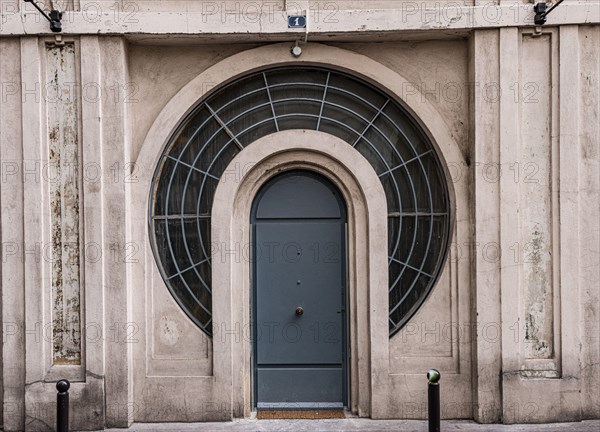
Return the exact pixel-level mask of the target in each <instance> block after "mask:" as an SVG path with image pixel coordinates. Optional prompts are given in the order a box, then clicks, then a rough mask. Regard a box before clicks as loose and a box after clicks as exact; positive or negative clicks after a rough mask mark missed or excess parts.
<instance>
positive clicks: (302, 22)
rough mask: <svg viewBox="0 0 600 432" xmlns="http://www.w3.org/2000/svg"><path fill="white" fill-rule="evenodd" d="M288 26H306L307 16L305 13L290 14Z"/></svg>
mask: <svg viewBox="0 0 600 432" xmlns="http://www.w3.org/2000/svg"><path fill="white" fill-rule="evenodd" d="M288 28H306V17H305V16H303V15H290V16H288Z"/></svg>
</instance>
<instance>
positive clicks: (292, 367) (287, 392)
mask: <svg viewBox="0 0 600 432" xmlns="http://www.w3.org/2000/svg"><path fill="white" fill-rule="evenodd" d="M251 224H252V237H253V239H254V241H253V242H252V243H253V260H252V264H253V272H252V273H253V278H252V279H253V295H252V303H253V305H252V306H253V307H252V317H253V320H252V321H253V326H252V327H253V330H254V334H253V336H254V337H253V341H254V343H253V379H254V386H253V393H254V398H253V400H254V403H253V405H254V407H255V408H257V409H259V410H260V409H282V408H283V409H291V408H301V409H305V408H319V409H327V408H343V407H344V406H347V394H348V391H347V351H348V347H347V334H348V333H347V324H346V323H347V318H346V313H345V310H346V303H347V283H346V260H347V257H346V239H345V237H346V206H345V204H344V201H343V199H342V196H341V193H340V191H339V190H338V189H337V188H336V187H335V186H334V185H333V184H332V183H331V182H330V181H329V180H327V179H325V178H324V177H323V176H321V175H319V174H317V173H314V172H311V171H306V170H292V171H287V172H284V173H283V174H279V175H276V176H275V177H273V178H272V179H270V180H269V181H268V182H267V183H266V184H265V185H264V186H263V187H262V188H261V190H260V191H259V192H258V194H257V196H256V198H255V200H254V203H253V206H252V213H251Z"/></svg>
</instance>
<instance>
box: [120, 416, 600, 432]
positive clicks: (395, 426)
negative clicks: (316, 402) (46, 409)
mask: <svg viewBox="0 0 600 432" xmlns="http://www.w3.org/2000/svg"><path fill="white" fill-rule="evenodd" d="M108 430H109V431H111V432H125V431H127V432H138V431H139V432H162V431H174V432H179V431H181V432H191V431H194V432H225V431H226V432H288V431H289V432H304V431H305V432H346V431H348V432H355V431H356V432H359V431H360V432H391V431H395V432H404V431H406V432H427V430H428V429H427V421H421V420H370V419H363V418H346V419H341V420H339V419H332V420H325V419H323V420H251V419H240V420H237V421H233V422H223V423H136V424H134V425H132V426H131V428H130V429H108ZM452 431H462V432H465V431H469V432H470V431H474V432H479V431H486V432H567V431H568V432H600V420H588V421H583V422H577V423H551V424H517V425H499V424H493V425H489V424H488V425H483V424H478V423H475V422H472V421H468V420H448V421H442V432H452Z"/></svg>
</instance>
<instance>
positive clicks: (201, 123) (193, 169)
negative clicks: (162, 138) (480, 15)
mask: <svg viewBox="0 0 600 432" xmlns="http://www.w3.org/2000/svg"><path fill="white" fill-rule="evenodd" d="M288 129H311V130H317V131H321V132H325V133H329V134H332V135H335V136H337V137H339V138H341V139H342V140H344V141H346V142H347V143H348V145H350V146H352V147H354V148H355V149H356V150H358V151H359V152H360V153H361V154H362V155H363V156H364V157H365V158H366V159H367V160H368V161H369V162H370V163H371V165H372V166H373V169H374V170H375V172H376V173H377V175H378V176H379V178H380V179H381V183H382V184H383V187H384V190H385V194H386V198H387V205H388V239H387V240H388V244H387V248H388V265H389V305H390V310H389V332H390V337H391V336H392V335H393V334H394V333H396V332H397V331H398V330H400V328H402V326H403V325H404V324H405V323H406V322H407V321H408V320H409V319H410V317H411V316H412V315H413V314H414V313H415V312H416V311H417V309H418V308H419V306H421V304H422V303H423V302H424V300H425V298H426V297H427V295H428V294H429V292H430V291H431V289H432V287H433V285H434V284H435V281H436V279H437V277H438V274H439V273H440V271H441V268H442V265H443V262H444V257H445V254H446V249H447V246H448V237H449V231H450V227H449V224H450V205H449V198H448V189H447V184H446V179H445V176H444V173H443V169H442V166H441V163H440V160H439V158H438V156H437V154H436V151H435V149H434V147H433V146H432V144H431V142H430V141H429V140H428V138H427V136H426V135H425V133H424V132H423V131H422V130H421V129H420V127H419V126H418V125H417V123H416V122H415V121H414V120H413V119H412V118H411V116H410V115H409V113H407V112H406V110H405V109H403V108H402V106H401V105H400V104H399V103H397V102H396V101H395V100H394V99H393V98H392V97H391V96H389V95H387V94H386V93H385V92H383V91H382V90H380V89H378V88H376V87H375V86H373V85H372V84H369V83H368V82H366V81H365V80H362V79H360V78H358V77H356V76H351V75H349V74H346V73H342V72H339V71H334V70H329V69H325V68H320V67H310V68H307V67H283V68H282V67H279V68H273V69H268V70H264V71H260V72H255V73H252V74H250V75H247V76H244V77H242V78H240V79H237V80H235V81H234V82H232V83H230V84H227V85H224V86H222V87H220V88H217V89H215V91H213V92H212V93H211V94H210V95H209V96H207V97H206V98H204V99H203V100H202V101H201V102H200V103H199V104H198V105H197V106H196V107H195V108H194V109H193V110H192V112H191V113H190V114H189V115H188V116H187V117H186V118H185V119H183V121H182V122H181V123H180V125H179V127H178V128H177V130H176V131H175V133H174V134H173V136H172V137H171V139H170V140H169V142H168V143H167V145H166V147H165V149H164V152H163V154H162V156H161V158H160V161H159V163H158V166H157V168H156V171H155V173H154V178H153V182H152V190H151V199H150V209H149V212H150V215H149V216H150V218H149V223H150V237H151V243H152V249H153V252H154V256H155V258H156V261H157V264H158V267H159V269H160V272H161V275H162V277H163V279H164V281H165V283H166V285H167V287H168V288H169V290H170V292H171V294H172V295H173V297H174V298H175V300H176V301H177V302H178V303H179V305H180V306H181V307H182V308H183V310H184V311H185V313H186V314H187V315H188V316H189V317H190V319H191V320H192V321H193V322H194V323H196V325H198V326H199V327H200V328H201V329H202V330H203V331H204V332H206V333H207V334H208V335H211V333H212V332H211V322H212V321H211V319H212V301H211V300H212V292H211V290H212V286H211V261H210V253H211V248H210V244H211V243H210V224H211V207H212V201H213V196H214V193H215V189H216V187H217V184H218V182H219V180H220V178H221V175H222V174H223V172H224V170H225V169H226V167H227V165H228V164H229V162H231V160H232V159H233V158H234V157H235V155H237V154H238V153H239V152H240V151H242V150H243V149H244V147H246V146H249V145H252V142H253V141H255V140H257V139H258V138H261V137H263V136H265V135H268V134H272V133H275V132H277V131H282V130H288ZM382 247H386V245H382Z"/></svg>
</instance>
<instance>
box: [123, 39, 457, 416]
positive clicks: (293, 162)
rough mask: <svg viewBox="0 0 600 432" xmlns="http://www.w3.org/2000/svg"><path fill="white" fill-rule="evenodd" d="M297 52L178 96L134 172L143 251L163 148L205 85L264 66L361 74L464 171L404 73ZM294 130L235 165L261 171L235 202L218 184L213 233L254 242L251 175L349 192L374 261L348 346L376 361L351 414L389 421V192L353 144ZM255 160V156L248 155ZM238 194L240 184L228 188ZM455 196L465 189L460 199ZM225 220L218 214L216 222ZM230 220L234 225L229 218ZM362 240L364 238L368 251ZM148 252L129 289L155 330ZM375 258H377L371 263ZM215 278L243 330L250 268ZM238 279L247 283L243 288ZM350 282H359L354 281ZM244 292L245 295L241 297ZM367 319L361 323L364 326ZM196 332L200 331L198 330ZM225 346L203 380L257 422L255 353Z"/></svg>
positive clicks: (229, 315)
mask: <svg viewBox="0 0 600 432" xmlns="http://www.w3.org/2000/svg"><path fill="white" fill-rule="evenodd" d="M289 49H290V44H289V43H282V44H273V45H267V46H263V47H259V48H255V49H251V50H248V51H244V52H241V53H238V54H235V55H233V56H231V57H229V58H227V59H225V60H223V61H221V62H219V63H217V64H215V65H213V66H211V67H210V68H208V69H207V70H205V71H204V72H202V73H201V74H199V75H198V76H197V77H196V78H194V79H193V80H192V81H190V82H189V83H188V84H187V85H186V86H184V87H183V88H182V89H181V90H180V91H179V92H178V93H177V94H175V96H173V98H172V99H171V100H170V101H169V102H168V103H167V105H166V106H165V107H164V108H163V109H162V111H161V112H160V114H159V115H158V117H157V118H156V120H155V121H154V123H153V124H152V126H151V128H150V130H149V131H148V134H147V135H146V137H145V140H144V143H143V145H142V148H141V150H140V152H139V154H138V156H137V159H136V165H137V168H138V172H139V173H140V176H139V181H138V182H137V183H134V184H131V185H130V189H129V202H130V210H131V212H130V214H131V217H130V218H129V219H128V221H129V223H130V225H129V232H130V234H131V238H132V240H133V241H136V242H138V244H140V245H147V244H148V243H149V240H148V232H147V227H148V223H147V209H148V198H149V190H150V187H151V181H152V173H153V172H154V168H155V167H156V164H157V163H158V160H159V158H160V155H161V153H162V150H163V148H164V145H165V143H166V142H167V141H168V139H169V138H170V136H171V135H172V134H173V133H174V131H175V129H176V127H177V125H178V124H179V122H180V121H181V119H182V118H184V117H185V116H186V115H187V114H188V113H189V112H190V111H191V110H193V108H194V107H195V106H196V105H197V103H198V102H199V101H200V100H201V99H202V98H203V97H204V93H205V90H206V88H207V85H206V84H207V83H210V84H211V86H215V87H217V86H219V85H221V84H223V83H226V82H228V81H231V80H233V79H235V78H236V77H237V76H240V75H244V74H246V73H249V72H252V71H253V70H256V69H260V68H263V67H272V66H278V65H279V66H283V65H292V64H305V65H323V66H327V67H330V68H335V69H339V70H345V71H348V72H350V73H353V74H358V75H361V76H362V77H363V78H365V79H367V80H369V81H371V82H373V83H376V84H377V85H378V86H379V87H381V88H383V89H385V90H386V92H387V93H388V94H390V95H395V96H396V98H397V100H398V101H399V102H401V103H402V104H403V105H404V106H405V108H406V109H407V110H408V111H409V112H410V113H411V114H412V115H413V117H414V119H415V120H416V121H417V122H420V126H421V127H422V128H423V130H424V131H425V133H427V134H428V135H429V138H430V140H431V142H432V143H433V145H434V146H435V147H436V149H437V150H438V155H439V157H440V159H441V161H442V166H443V167H444V169H446V170H447V168H446V167H447V166H452V164H455V166H462V165H461V164H462V163H463V157H462V154H461V153H460V150H459V147H458V146H457V144H456V142H455V141H454V139H453V137H452V135H451V133H450V131H449V130H448V128H447V126H446V123H445V121H444V120H443V118H442V117H441V115H440V114H439V113H438V111H437V110H436V109H435V108H434V107H433V105H432V104H431V103H430V102H429V101H428V100H427V99H426V98H425V97H424V95H422V94H421V93H418V92H416V93H415V92H411V93H410V94H406V95H403V91H402V89H403V88H407V87H406V85H407V84H408V81H407V80H406V79H405V78H403V77H402V76H401V75H399V74H398V73H397V72H395V71H393V70H391V69H389V68H387V67H386V66H384V65H382V64H380V63H378V62H376V61H374V60H372V59H370V58H368V57H366V56H363V55H361V54H357V53H354V52H351V51H347V50H344V49H340V48H336V47H331V46H327V45H322V44H311V43H309V44H307V45H306V47H305V48H304V50H303V54H302V56H301V57H300V58H298V59H295V58H293V57H291V55H290V53H289ZM400 96H404V97H403V98H402V97H400ZM290 132H292V131H286V132H279V133H277V134H273V135H269V136H266V137H263V138H261V139H260V140H257V141H256V142H255V143H253V145H252V146H248V147H247V148H246V149H245V150H244V151H242V152H241V153H240V154H238V155H237V156H236V158H235V159H234V160H233V161H232V162H231V163H232V164H234V163H238V164H239V163H241V162H243V161H242V159H241V158H250V159H253V160H250V161H245V162H248V163H251V164H254V165H256V166H255V167H254V168H253V169H252V170H249V171H248V172H246V174H245V175H244V176H242V177H240V182H239V183H238V184H237V185H235V187H237V188H238V189H237V192H236V193H233V191H232V190H229V191H228V192H227V195H225V196H224V194H225V192H224V191H225V190H228V189H227V188H226V187H225V184H227V182H223V183H222V184H220V185H219V187H218V189H217V194H216V195H215V200H214V204H213V214H214V217H213V221H219V222H220V223H221V222H226V223H224V224H223V225H221V224H219V226H218V227H215V225H214V223H213V230H215V229H216V230H217V231H213V233H212V234H213V241H216V240H217V239H219V240H220V239H228V241H231V240H232V239H240V238H241V239H242V240H243V236H244V235H245V233H246V235H247V230H248V227H247V225H248V223H249V222H248V221H249V211H250V206H251V203H252V198H253V197H254V195H253V193H255V192H256V190H257V189H256V184H258V183H261V184H262V181H258V182H255V183H256V184H254V186H252V187H254V189H252V188H251V183H244V182H243V181H241V180H243V179H247V178H248V177H247V176H248V174H249V173H252V175H253V176H255V177H257V176H258V178H261V179H262V180H263V181H264V180H266V179H267V178H268V177H270V173H273V170H274V169H278V170H284V169H289V168H299V167H304V168H307V169H312V170H315V171H318V172H321V173H322V174H324V175H326V176H327V177H328V178H330V179H331V180H332V181H333V182H334V183H335V184H337V185H338V187H339V188H340V190H341V191H342V192H343V193H344V198H345V199H346V203H347V205H348V207H349V209H350V208H353V209H354V210H355V213H354V216H353V219H352V220H353V222H351V221H350V218H349V227H350V226H351V225H352V223H353V224H354V225H353V226H354V229H355V233H354V238H355V240H354V241H355V244H354V246H356V245H357V244H362V245H368V246H365V247H363V249H362V250H361V251H359V249H358V248H355V252H354V253H355V259H357V258H356V257H357V255H356V254H359V253H362V254H367V253H368V255H365V256H364V257H363V258H364V259H363V260H362V261H364V262H366V263H367V267H365V268H364V269H363V270H360V269H358V267H356V266H355V267H354V268H355V270H356V272H355V274H353V275H351V278H350V282H351V283H354V284H356V286H358V283H359V280H358V279H356V278H358V277H362V278H369V283H368V284H367V285H368V289H365V290H362V291H359V290H355V292H354V294H352V287H350V288H351V296H352V295H354V296H355V299H357V296H360V295H362V296H366V297H365V298H364V299H363V301H360V299H359V300H358V301H359V302H360V304H361V305H368V306H366V307H362V308H361V310H360V311H357V310H354V315H355V316H354V318H352V319H353V320H357V321H356V322H355V323H354V327H352V325H353V324H352V323H351V327H352V329H351V334H350V344H351V350H352V351H353V357H354V359H356V358H358V356H361V359H368V361H367V362H364V361H363V360H361V366H360V368H358V367H357V365H352V364H351V369H352V376H351V389H350V399H351V408H352V410H353V411H354V412H357V413H358V414H359V415H361V416H371V417H382V416H385V414H384V412H385V411H384V410H385V407H386V405H387V403H386V401H387V397H388V373H389V342H390V341H389V338H388V331H387V328H388V326H387V310H388V299H387V289H386V287H387V257H386V251H385V248H379V249H377V248H376V247H374V245H371V244H370V243H369V242H372V241H374V239H375V238H377V237H376V236H375V232H379V231H381V232H380V234H378V235H380V236H379V237H378V238H379V239H386V238H387V237H386V236H387V220H386V218H385V215H386V214H387V212H386V202H385V195H384V193H383V188H382V186H381V183H380V182H379V179H378V178H377V175H376V174H375V172H374V171H373V169H372V167H371V165H370V164H369V163H368V162H367V161H366V160H365V159H364V158H363V157H362V156H361V155H360V154H359V153H358V152H357V151H356V150H354V149H351V148H350V147H349V146H348V145H347V144H346V143H345V142H343V141H341V140H339V139H338V138H336V137H333V136H330V135H327V134H323V133H321V132H315V131H303V132H302V134H298V133H297V132H298V131H295V133H293V134H290ZM284 134H289V136H284ZM292 135H293V136H292ZM319 140H320V141H319ZM323 140H327V141H328V142H330V143H331V148H329V147H327V146H325V147H321V146H320V149H318V148H316V146H315V145H314V143H317V142H320V144H322V143H323ZM338 141H339V142H338ZM282 143H285V148H283V147H282V146H283V144H282ZM323 148H327V154H326V153H323ZM340 150H343V151H340ZM251 152H252V157H250V154H251ZM335 152H337V153H335ZM257 160H260V161H263V162H264V161H269V164H270V165H269V164H264V163H261V164H257ZM300 161H302V162H300ZM364 164H366V166H364V167H362V168H360V169H358V168H357V166H358V165H364ZM274 167H278V168H274ZM332 167H336V169H335V170H333V169H332ZM228 170H229V168H228ZM231 170H233V171H235V167H234V166H232V167H231ZM357 172H360V173H363V174H364V177H361V178H360V179H359V178H358V177H357V176H355V175H354V174H353V173H357ZM448 174H449V173H448V172H446V175H447V178H451V177H450V176H449V175H448ZM244 185H245V186H244ZM349 185H351V186H349ZM230 186H232V187H233V185H232V183H230ZM242 187H243V188H245V189H244V190H245V191H246V192H247V193H248V194H244V195H240V194H239V191H240V190H241V189H242ZM456 188H462V189H465V190H464V191H458V190H456V191H455V190H454V189H456ZM449 191H450V201H451V205H452V207H455V206H459V207H461V208H460V209H458V208H457V209H456V211H453V212H452V213H453V214H462V215H467V214H468V212H467V208H466V203H465V202H458V203H455V198H454V197H455V196H466V185H465V184H464V182H461V183H459V184H452V183H450V184H449ZM233 196H238V197H241V198H243V200H244V202H245V203H246V204H247V205H245V206H244V205H237V204H236V205H237V207H236V205H234V203H235V202H234V201H231V198H232V197H233ZM375 208H379V209H380V211H377V212H375V211H374V209H375ZM225 209H227V211H225ZM244 209H245V210H244ZM361 209H362V210H361ZM245 211H247V212H248V214H247V215H248V218H246V219H243V218H244V217H245V213H244V212H245ZM228 212H232V213H228ZM217 215H219V216H218V217H217ZM349 216H350V214H349ZM222 217H225V218H226V219H225V220H224V219H222ZM235 218H241V219H238V220H243V221H244V223H243V224H242V225H241V226H238V225H234V224H233V223H232V221H233V220H234V219H235ZM359 218H363V222H364V223H361V224H359V223H358V221H359ZM453 225H454V221H451V226H453ZM244 230H246V231H244ZM358 239H361V240H360V242H361V243H359V240H358ZM350 247H352V243H351V242H350V243H349V253H351V252H352V250H351V249H350ZM144 250H145V251H146V259H145V260H140V262H139V263H137V264H134V265H133V266H132V268H131V281H132V282H133V283H132V284H130V286H131V287H132V288H131V289H132V290H133V296H134V298H136V302H134V306H133V308H134V310H133V316H134V319H136V320H139V321H140V322H146V325H150V324H151V323H150V320H151V319H152V318H151V317H148V316H146V314H147V313H148V312H147V307H146V306H145V305H146V300H147V298H148V297H150V296H151V293H150V292H149V290H148V289H147V288H146V286H145V285H146V284H145V283H144V281H147V280H148V272H150V271H151V270H152V268H151V267H150V266H155V265H156V264H155V263H154V260H153V259H152V256H151V255H152V254H151V252H150V248H149V247H144ZM351 258H352V256H351ZM367 258H369V259H368V260H367ZM218 261H219V260H218ZM378 266H383V267H378ZM213 271H214V273H215V275H216V276H217V277H216V278H215V279H214V280H213V286H214V287H215V290H214V295H215V297H214V299H213V302H214V303H213V313H214V317H213V318H214V320H215V321H216V322H221V323H234V322H242V321H243V319H244V313H245V312H244V308H243V307H241V305H242V303H241V298H240V297H238V296H237V294H239V293H242V294H243V293H244V292H245V295H246V296H247V295H248V291H247V289H245V288H244V283H245V282H244V280H245V281H246V282H248V281H249V273H248V272H249V267H248V266H246V267H236V263H232V262H229V263H228V262H223V263H221V262H219V267H218V269H217V268H214V270H213ZM353 271H354V270H353ZM361 271H362V272H363V273H361ZM240 277H241V278H242V279H241V282H240V280H239V278H240ZM244 278H245V279H244ZM352 278H355V279H354V280H352ZM384 279H385V280H384ZM363 281H364V282H365V283H366V282H367V280H366V279H363ZM367 285H365V286H367ZM232 286H235V287H236V288H235V289H236V290H237V292H236V293H234V292H232V291H231V287H232ZM377 287H379V288H380V289H381V290H382V292H381V293H377V289H378V288H377ZM240 289H242V291H239V290H240ZM243 290H245V291H243ZM242 298H243V297H242ZM351 301H352V297H351ZM236 320H242V321H236ZM360 320H362V324H361V322H360ZM378 321H381V322H378ZM245 322H247V320H246V321H245ZM198 331H199V332H200V330H198ZM352 331H355V333H352ZM220 340H222V338H220V337H216V338H213V341H212V344H213V345H212V349H211V350H210V351H211V352H212V375H211V376H210V378H211V379H210V380H206V379H204V378H209V377H208V376H206V377H200V378H203V379H204V380H203V381H202V383H203V384H202V385H203V386H204V385H206V386H209V387H212V388H211V389H210V390H211V391H210V394H211V395H212V396H211V400H212V401H213V402H216V403H222V404H225V405H227V404H230V405H231V411H230V412H231V413H232V414H233V415H234V416H241V415H249V414H250V411H249V410H250V382H249V381H250V371H249V369H245V368H249V367H250V366H249V361H248V359H249V351H248V347H247V346H245V347H244V349H242V350H240V349H237V347H234V346H233V345H232V342H231V341H229V342H228V343H220V342H219V341H220ZM225 340H227V338H225ZM136 349H137V350H140V351H139V352H138V353H136V354H135V355H134V357H135V358H137V359H140V360H141V359H143V358H144V357H145V356H146V355H149V354H147V352H149V350H148V348H147V345H146V341H143V342H142V343H141V344H139V345H138V346H137V347H136ZM144 361H145V360H144ZM145 369H146V368H138V369H137V370H138V371H140V372H139V374H138V375H137V376H136V377H135V378H134V379H136V380H140V379H142V380H143V379H145V375H144V376H142V374H143V372H141V371H144V370H145ZM238 372H242V373H238ZM207 390H208V389H207ZM378 412H379V413H378Z"/></svg>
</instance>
